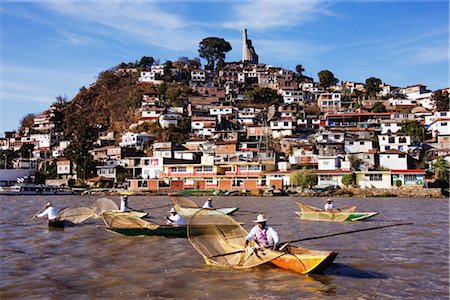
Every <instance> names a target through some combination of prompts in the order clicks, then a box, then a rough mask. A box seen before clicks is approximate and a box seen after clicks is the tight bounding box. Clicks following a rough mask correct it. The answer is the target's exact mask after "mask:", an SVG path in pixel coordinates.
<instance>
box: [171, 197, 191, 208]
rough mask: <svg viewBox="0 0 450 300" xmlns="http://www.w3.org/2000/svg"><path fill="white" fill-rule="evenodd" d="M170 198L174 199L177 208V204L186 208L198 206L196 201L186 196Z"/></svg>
mask: <svg viewBox="0 0 450 300" xmlns="http://www.w3.org/2000/svg"><path fill="white" fill-rule="evenodd" d="M170 200H172V203H173V205H174V206H175V208H177V206H179V207H185V208H198V205H197V204H196V203H195V202H194V201H192V200H191V199H189V198H186V197H179V196H178V197H177V196H172V197H170Z"/></svg>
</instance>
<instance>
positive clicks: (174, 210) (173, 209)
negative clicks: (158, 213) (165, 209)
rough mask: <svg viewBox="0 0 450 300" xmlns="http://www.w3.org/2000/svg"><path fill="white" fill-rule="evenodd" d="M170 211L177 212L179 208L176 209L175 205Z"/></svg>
mask: <svg viewBox="0 0 450 300" xmlns="http://www.w3.org/2000/svg"><path fill="white" fill-rule="evenodd" d="M169 212H171V213H176V212H177V210H176V209H175V207H172V208H171V209H170V210H169Z"/></svg>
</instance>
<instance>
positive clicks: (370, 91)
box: [364, 77, 382, 97]
mask: <svg viewBox="0 0 450 300" xmlns="http://www.w3.org/2000/svg"><path fill="white" fill-rule="evenodd" d="M381 83H382V82H381V79H379V78H375V77H370V78H367V79H366V84H365V85H364V89H365V90H366V96H368V97H370V96H372V97H374V96H376V95H377V93H378V92H379V91H381V87H380V85H381Z"/></svg>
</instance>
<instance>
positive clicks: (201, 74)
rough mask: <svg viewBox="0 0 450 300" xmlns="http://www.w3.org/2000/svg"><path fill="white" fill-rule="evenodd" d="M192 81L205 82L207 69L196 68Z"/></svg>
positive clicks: (192, 72)
mask: <svg viewBox="0 0 450 300" xmlns="http://www.w3.org/2000/svg"><path fill="white" fill-rule="evenodd" d="M191 81H195V82H204V81H206V72H205V70H200V69H195V70H192V71H191Z"/></svg>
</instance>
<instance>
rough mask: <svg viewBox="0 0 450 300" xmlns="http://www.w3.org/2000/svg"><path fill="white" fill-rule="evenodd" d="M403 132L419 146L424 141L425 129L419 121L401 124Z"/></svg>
mask: <svg viewBox="0 0 450 300" xmlns="http://www.w3.org/2000/svg"><path fill="white" fill-rule="evenodd" d="M400 126H401V132H403V133H404V134H406V135H409V136H410V137H411V142H412V143H413V144H417V143H419V142H421V141H422V139H423V135H424V133H425V127H424V125H423V124H422V123H420V122H419V121H415V120H414V121H412V120H411V121H405V122H402V123H401V124H400Z"/></svg>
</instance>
